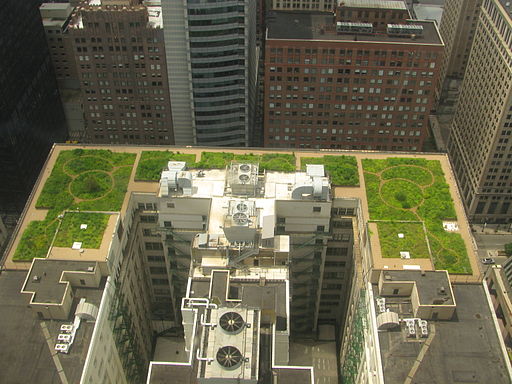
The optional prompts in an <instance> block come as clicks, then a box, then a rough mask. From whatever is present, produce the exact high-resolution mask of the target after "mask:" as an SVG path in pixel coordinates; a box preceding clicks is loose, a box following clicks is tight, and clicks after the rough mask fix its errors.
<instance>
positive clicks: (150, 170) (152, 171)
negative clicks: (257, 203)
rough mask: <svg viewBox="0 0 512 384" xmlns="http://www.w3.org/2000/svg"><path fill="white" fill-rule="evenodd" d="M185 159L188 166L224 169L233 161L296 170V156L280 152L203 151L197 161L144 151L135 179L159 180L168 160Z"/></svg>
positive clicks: (160, 152) (264, 168) (272, 169)
mask: <svg viewBox="0 0 512 384" xmlns="http://www.w3.org/2000/svg"><path fill="white" fill-rule="evenodd" d="M171 160H174V161H185V162H187V167H188V168H198V169H222V168H225V167H226V166H227V165H229V164H230V163H231V162H232V161H238V162H247V163H259V167H260V169H261V170H267V171H281V172H294V171H295V156H294V155H289V154H280V153H266V154H263V155H259V154H252V153H248V154H235V153H231V152H202V153H201V159H200V160H199V161H198V162H196V156H195V155H194V154H185V153H177V152H176V153H173V152H169V151H144V152H142V155H141V158H140V160H139V165H138V166H137V171H136V174H135V179H136V180H138V181H158V180H159V179H160V174H161V172H162V170H163V169H164V168H165V166H166V165H167V162H168V161H171Z"/></svg>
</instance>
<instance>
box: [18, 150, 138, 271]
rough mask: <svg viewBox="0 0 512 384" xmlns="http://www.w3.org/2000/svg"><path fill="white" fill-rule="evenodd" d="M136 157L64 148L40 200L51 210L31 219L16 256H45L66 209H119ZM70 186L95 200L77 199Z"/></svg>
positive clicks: (101, 151) (127, 154)
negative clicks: (36, 219) (44, 214)
mask: <svg viewBox="0 0 512 384" xmlns="http://www.w3.org/2000/svg"><path fill="white" fill-rule="evenodd" d="M134 160H135V154H131V153H118V152H111V151H108V150H89V149H87V150H84V149H74V150H71V151H62V152H61V153H60V154H59V157H58V158H57V160H56V161H55V165H54V167H53V169H52V173H51V174H50V177H49V178H48V179H47V180H46V183H45V185H44V187H43V190H42V192H41V195H40V196H39V199H38V200H37V202H36V208H46V209H49V212H48V214H47V215H46V218H45V219H44V220H43V221H33V222H31V223H29V225H28V227H27V228H26V229H25V231H24V233H23V235H22V236H21V240H20V244H19V245H18V247H17V249H16V252H15V254H14V257H13V260H21V261H30V260H32V259H33V258H34V257H45V256H46V254H47V252H48V247H49V246H50V244H51V241H52V239H53V236H54V234H55V230H56V228H57V225H58V219H57V216H58V215H59V214H61V213H62V212H63V211H65V210H74V209H77V208H78V209H81V210H90V211H119V210H120V209H121V206H122V204H123V200H124V196H125V194H126V190H127V187H128V181H129V180H130V174H131V171H132V166H133V162H134ZM96 167H97V168H96ZM108 170H110V171H108ZM106 172H108V173H106ZM100 175H101V176H100ZM89 176H93V180H92V179H90V178H89ZM107 177H108V179H109V180H110V181H109V183H110V186H109V187H108V188H107V182H106V178H107ZM70 189H71V191H72V192H73V193H77V194H78V197H79V198H80V199H84V198H85V199H92V200H84V201H80V200H76V199H75V198H74V197H73V196H72V195H71V194H70V192H69V191H70Z"/></svg>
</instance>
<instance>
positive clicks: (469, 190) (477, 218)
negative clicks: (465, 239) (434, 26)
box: [448, 1, 512, 223]
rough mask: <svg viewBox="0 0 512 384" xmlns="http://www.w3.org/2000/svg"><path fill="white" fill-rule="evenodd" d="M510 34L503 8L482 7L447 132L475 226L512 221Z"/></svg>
mask: <svg viewBox="0 0 512 384" xmlns="http://www.w3.org/2000/svg"><path fill="white" fill-rule="evenodd" d="M511 28H512V26H511V17H510V10H509V9H507V8H506V7H505V5H504V4H503V3H502V2H500V1H484V2H483V5H482V10H481V12H480V19H479V23H478V28H477V30H476V35H475V38H474V42H473V49H472V50H471V55H470V57H469V62H468V65H467V70H466V74H465V76H464V82H463V83H462V88H461V92H460V96H459V103H458V105H457V109H456V111H455V116H454V118H453V122H452V126H451V133H450V138H449V144H448V153H449V155H450V159H451V161H452V164H453V168H454V171H455V174H456V176H457V179H458V182H459V186H460V192H461V195H462V200H463V201H464V205H465V207H466V211H467V213H468V216H469V218H470V221H472V222H475V223H485V222H487V223H510V222H511V220H512V219H511V216H510V212H512V210H511V207H510V206H511V193H512V181H511V180H512V179H511V175H510V173H511V172H512V147H511V143H510V135H512V130H511V129H512V127H511V124H512V123H511V119H512V115H511V113H510V111H511V108H512V97H511V95H512V72H511V70H510V61H511V60H512V51H511V48H510V31H511ZM489 71H491V73H492V75H489Z"/></svg>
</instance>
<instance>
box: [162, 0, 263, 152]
mask: <svg viewBox="0 0 512 384" xmlns="http://www.w3.org/2000/svg"><path fill="white" fill-rule="evenodd" d="M162 11H163V23H164V34H165V45H166V46H165V51H166V55H167V67H168V75H169V88H170V92H171V98H172V115H173V120H174V132H175V139H176V144H199V145H222V146H247V145H249V144H250V143H249V141H250V139H249V138H250V136H251V131H252V129H253V125H254V105H255V97H256V94H255V90H256V75H257V74H256V65H257V57H256V1H250V0H236V1H222V0H221V1H215V2H210V1H206V0H200V1H197V0H195V1H192V0H188V1H164V2H163V3H162Z"/></svg>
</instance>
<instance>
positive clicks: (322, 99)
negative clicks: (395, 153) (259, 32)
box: [264, 0, 443, 151]
mask: <svg viewBox="0 0 512 384" xmlns="http://www.w3.org/2000/svg"><path fill="white" fill-rule="evenodd" d="M409 18H410V15H409V12H408V11H407V8H406V6H405V3H404V2H399V1H388V2H384V3H382V4H381V3H379V2H376V1H369V2H364V1H361V0H352V1H346V2H344V3H343V4H342V5H340V6H339V8H338V10H337V12H336V18H335V19H333V16H332V15H329V14H327V13H322V14H320V13H305V12H300V13H299V12H285V11H279V12H274V14H273V15H272V17H271V18H269V22H268V32H267V40H266V46H265V49H266V53H265V99H264V103H265V112H264V146H265V147H273V148H286V147H288V148H338V149H377V150H408V151H420V150H422V146H423V142H424V141H425V139H426V138H427V137H428V115H429V112H430V110H431V109H432V108H433V106H434V101H435V97H434V94H435V85H436V82H437V78H438V76H439V67H440V65H439V64H440V61H441V59H442V52H443V43H442V40H441V38H440V36H439V32H438V30H437V27H436V25H435V23H434V22H431V21H416V20H414V21H411V20H409Z"/></svg>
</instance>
